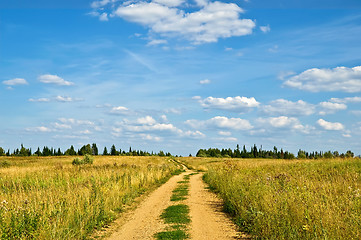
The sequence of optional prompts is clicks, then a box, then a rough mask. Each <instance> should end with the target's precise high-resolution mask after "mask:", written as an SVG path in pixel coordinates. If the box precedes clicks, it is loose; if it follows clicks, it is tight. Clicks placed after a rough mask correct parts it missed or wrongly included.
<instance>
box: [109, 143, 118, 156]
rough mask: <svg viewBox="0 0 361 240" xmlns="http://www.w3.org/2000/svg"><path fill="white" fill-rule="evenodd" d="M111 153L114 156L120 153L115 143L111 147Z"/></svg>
mask: <svg viewBox="0 0 361 240" xmlns="http://www.w3.org/2000/svg"><path fill="white" fill-rule="evenodd" d="M110 155H112V156H116V155H119V153H118V151H117V149H116V148H115V146H114V144H113V146H112V147H111V149H110Z"/></svg>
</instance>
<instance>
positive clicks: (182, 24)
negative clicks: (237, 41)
mask: <svg viewBox="0 0 361 240" xmlns="http://www.w3.org/2000/svg"><path fill="white" fill-rule="evenodd" d="M110 3H111V1H106V0H103V1H97V2H94V3H93V4H92V7H93V8H98V9H99V10H101V11H103V8H104V6H105V5H108V4H110ZM196 3H197V8H198V9H197V10H196V11H190V12H186V11H185V10H184V9H182V8H181V6H182V5H184V4H185V1H184V0H153V1H151V2H148V1H135V2H134V1H128V2H124V3H123V4H121V5H119V6H118V7H117V8H115V9H114V8H113V7H111V8H112V14H111V15H112V16H114V17H120V18H123V19H125V20H127V21H130V22H134V23H138V24H141V25H143V26H146V27H148V28H149V30H150V32H151V33H152V34H153V35H154V34H155V33H156V34H159V35H160V36H163V37H177V38H179V37H181V38H184V39H187V40H189V41H191V42H192V43H193V44H203V43H210V42H217V41H218V39H219V38H229V37H234V36H244V35H249V34H252V32H253V29H254V28H255V26H256V24H255V21H253V20H251V19H242V18H240V15H241V14H242V13H244V10H243V9H242V8H240V7H239V6H238V5H237V4H235V3H224V2H219V1H215V2H208V1H205V0H197V1H196ZM108 16H109V14H108Z"/></svg>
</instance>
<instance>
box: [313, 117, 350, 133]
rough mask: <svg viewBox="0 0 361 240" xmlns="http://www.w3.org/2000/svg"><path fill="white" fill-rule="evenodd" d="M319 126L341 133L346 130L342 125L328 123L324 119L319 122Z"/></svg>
mask: <svg viewBox="0 0 361 240" xmlns="http://www.w3.org/2000/svg"><path fill="white" fill-rule="evenodd" d="M317 124H318V125H319V126H320V127H322V128H323V129H325V130H333V131H340V130H344V129H345V127H344V126H343V124H342V123H339V122H328V121H325V120H323V119H322V118H321V119H318V120H317Z"/></svg>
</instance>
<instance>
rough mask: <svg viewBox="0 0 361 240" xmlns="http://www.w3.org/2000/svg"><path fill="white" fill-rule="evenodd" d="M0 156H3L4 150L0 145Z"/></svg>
mask: <svg viewBox="0 0 361 240" xmlns="http://www.w3.org/2000/svg"><path fill="white" fill-rule="evenodd" d="M0 156H5V150H4V149H3V148H2V147H0Z"/></svg>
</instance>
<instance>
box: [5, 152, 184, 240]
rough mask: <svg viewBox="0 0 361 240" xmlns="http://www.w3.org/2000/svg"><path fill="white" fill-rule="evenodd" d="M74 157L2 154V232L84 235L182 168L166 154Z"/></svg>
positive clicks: (38, 236) (18, 236) (44, 236)
mask: <svg viewBox="0 0 361 240" xmlns="http://www.w3.org/2000/svg"><path fill="white" fill-rule="evenodd" d="M73 159H74V157H40V158H39V157H28V158H19V157H15V158H8V157H7V158H6V157H2V158H0V166H2V167H1V168H0V238H2V239H30V238H36V239H84V238H86V237H87V236H88V235H89V234H91V232H92V231H93V230H94V229H96V228H101V227H102V226H104V225H106V224H108V223H109V222H111V221H112V220H113V219H114V218H115V217H117V216H118V215H119V214H120V213H121V211H122V209H123V206H124V205H125V204H128V203H130V202H131V201H133V199H134V198H135V197H137V196H139V195H140V194H142V193H144V192H145V191H146V190H147V189H150V188H152V187H154V186H155V185H158V184H160V183H163V182H164V181H165V180H167V179H168V178H169V177H170V176H171V175H172V174H173V173H175V172H176V171H177V169H178V166H177V165H176V164H174V163H173V162H171V161H169V158H165V157H112V156H98V157H95V161H94V164H93V165H87V166H73V165H72V164H71V162H72V160H73Z"/></svg>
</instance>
